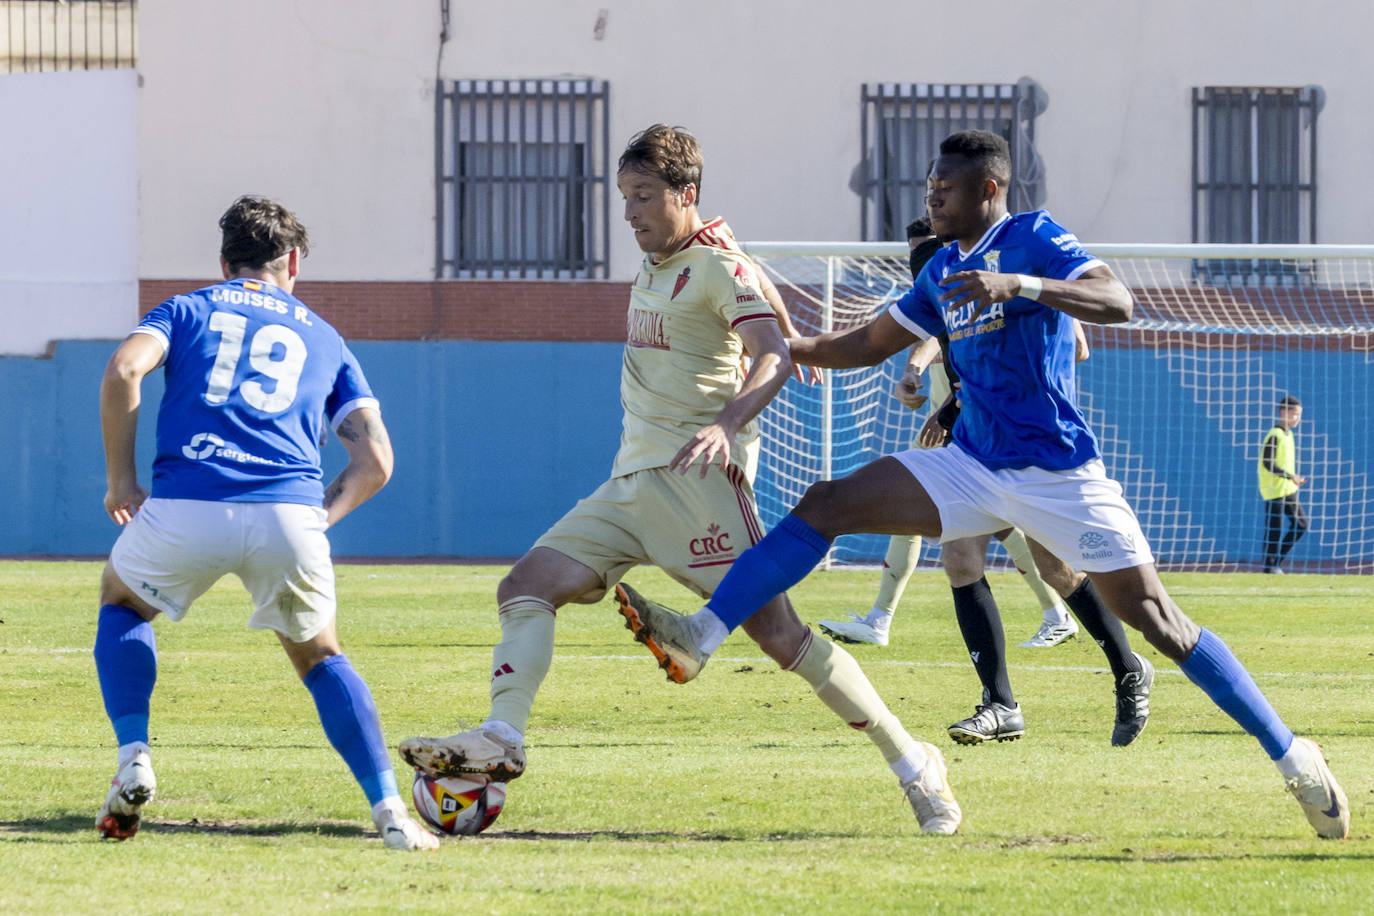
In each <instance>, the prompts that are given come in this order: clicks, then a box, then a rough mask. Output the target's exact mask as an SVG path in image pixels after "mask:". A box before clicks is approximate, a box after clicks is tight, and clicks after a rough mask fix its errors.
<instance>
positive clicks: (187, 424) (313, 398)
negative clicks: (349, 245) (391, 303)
mask: <svg viewBox="0 0 1374 916" xmlns="http://www.w3.org/2000/svg"><path fill="white" fill-rule="evenodd" d="M134 333H136V334H148V335H150V336H152V337H154V338H156V339H157V340H159V341H160V342H161V343H162V347H163V351H164V356H163V367H164V373H165V376H166V383H167V384H166V392H165V393H164V394H163V396H162V405H161V407H160V408H159V409H158V415H157V458H156V459H155V460H154V462H153V486H152V495H153V496H156V497H161V498H167V499H202V500H213V501H218V502H282V503H301V504H304V505H310V506H320V505H323V503H324V486H323V484H322V482H321V478H322V476H323V471H322V469H321V468H320V439H321V437H322V433H323V431H324V429H323V427H324V420H325V417H326V416H328V418H329V419H330V421H331V423H332V424H333V425H334V426H336V427H337V426H338V424H339V423H340V422H342V420H343V419H344V417H346V416H347V415H348V414H349V413H350V412H352V411H353V410H355V409H357V408H359V407H377V400H376V398H374V397H373V396H372V389H371V388H369V387H368V384H367V379H366V378H364V377H363V371H362V368H361V367H360V366H359V365H358V361H357V359H356V358H354V356H353V354H352V353H351V352H349V349H348V346H347V345H346V344H345V343H344V340H343V338H342V337H341V336H339V332H338V331H336V330H334V328H333V327H331V326H330V324H329V323H328V322H326V321H325V320H324V319H322V318H320V316H319V315H316V314H315V313H314V312H313V311H311V310H310V309H309V308H308V307H307V306H306V305H305V304H304V303H303V302H301V301H300V300H299V299H297V298H296V297H295V296H292V295H291V294H290V293H288V292H286V291H285V290H283V289H280V288H279V287H276V286H273V285H272V284H270V283H264V282H260V281H257V280H246V279H242V278H239V279H234V280H229V281H227V282H225V283H219V284H216V285H214V286H207V287H206V288H204V289H200V290H196V291H195V292H193V293H187V294H186V295H183V296H174V297H172V298H171V299H168V300H167V301H166V302H164V303H162V304H161V305H159V306H158V307H157V308H155V309H153V310H152V311H151V312H149V313H148V314H147V315H146V316H144V318H143V321H142V322H140V323H139V325H138V327H136V328H135V329H134Z"/></svg>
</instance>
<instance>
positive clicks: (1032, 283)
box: [1016, 274, 1045, 302]
mask: <svg viewBox="0 0 1374 916" xmlns="http://www.w3.org/2000/svg"><path fill="white" fill-rule="evenodd" d="M1016 279H1017V280H1019V281H1020V282H1021V292H1019V293H1017V294H1016V295H1018V296H1020V297H1021V298H1022V299H1029V300H1030V301H1032V302H1035V301H1036V300H1038V299H1039V298H1040V293H1041V291H1042V290H1044V288H1045V282H1044V281H1043V280H1041V279H1040V278H1039V277H1032V276H1031V275H1030V274H1017V275H1016Z"/></svg>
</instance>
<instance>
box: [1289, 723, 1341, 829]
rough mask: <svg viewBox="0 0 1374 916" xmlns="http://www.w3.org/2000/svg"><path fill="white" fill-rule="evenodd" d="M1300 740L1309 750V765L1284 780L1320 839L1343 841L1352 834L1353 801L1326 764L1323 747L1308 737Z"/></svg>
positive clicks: (1295, 740) (1296, 739) (1297, 739)
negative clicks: (1346, 795) (1351, 804)
mask: <svg viewBox="0 0 1374 916" xmlns="http://www.w3.org/2000/svg"><path fill="white" fill-rule="evenodd" d="M1293 741H1294V742H1295V743H1296V742H1298V741H1301V742H1302V744H1303V747H1304V748H1306V750H1307V752H1308V753H1307V765H1306V766H1305V767H1304V768H1303V771H1302V772H1301V773H1299V774H1298V775H1296V776H1289V777H1288V778H1287V779H1285V780H1284V783H1285V784H1286V785H1287V787H1288V791H1289V792H1292V793H1293V797H1294V798H1296V799H1297V800H1298V804H1299V805H1301V806H1302V813H1303V814H1305V815H1307V822H1308V823H1309V824H1311V825H1312V826H1313V827H1314V828H1316V830H1317V836H1319V837H1321V838H1322V839H1324V840H1343V839H1345V838H1346V837H1347V836H1349V835H1350V802H1349V801H1347V800H1346V797H1345V793H1344V792H1343V791H1341V787H1340V785H1339V784H1338V783H1337V782H1336V777H1335V776H1333V775H1331V768H1330V767H1329V766H1327V765H1326V756H1325V755H1324V754H1323V753H1322V749H1321V746H1320V745H1318V744H1317V743H1316V742H1314V741H1309V740H1308V739H1306V738H1294V739H1293Z"/></svg>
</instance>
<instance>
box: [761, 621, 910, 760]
mask: <svg viewBox="0 0 1374 916" xmlns="http://www.w3.org/2000/svg"><path fill="white" fill-rule="evenodd" d="M787 670H789V671H795V672H797V674H800V675H801V676H802V677H803V678H805V679H806V682H807V683H808V684H810V685H811V689H813V690H815V691H816V696H818V697H820V699H821V702H822V703H824V704H825V705H826V706H829V707H830V708H831V709H832V710H834V712H835V714H836V715H838V716H839V717H840V718H841V719H843V720H844V721H845V722H846V723H848V724H849V726H850V727H851V728H857V729H859V730H860V731H862V732H863V733H864V734H865V735H867V736H868V739H869V740H870V741H872V742H873V743H874V744H876V745H877V746H878V750H879V751H881V752H882V754H883V759H884V760H886V761H887V762H888V763H889V764H892V763H895V762H896V761H898V760H899V759H901V758H902V756H904V755H906V754H907V753H908V752H910V751H911V749H912V747H913V746H914V745H915V744H916V741H915V739H913V738H912V737H911V736H910V735H909V734H907V732H906V729H904V728H902V723H901V722H899V721H897V717H896V716H894V715H893V714H892V713H891V712H889V711H888V708H887V706H886V705H885V704H884V703H883V701H882V698H881V697H879V696H878V693H877V691H875V690H874V689H873V685H872V684H870V683H869V682H868V678H867V677H866V676H865V675H864V673H863V670H862V669H860V668H859V663H858V662H856V661H854V656H852V655H850V654H849V653H848V652H846V651H845V650H844V649H842V648H841V647H839V646H838V645H836V644H835V643H833V642H831V641H830V640H828V639H816V638H814V635H813V634H812V633H810V632H809V631H808V632H807V634H806V641H805V642H804V643H802V648H801V651H800V652H798V653H797V658H796V660H794V661H793V662H792V664H790V665H788V666H787Z"/></svg>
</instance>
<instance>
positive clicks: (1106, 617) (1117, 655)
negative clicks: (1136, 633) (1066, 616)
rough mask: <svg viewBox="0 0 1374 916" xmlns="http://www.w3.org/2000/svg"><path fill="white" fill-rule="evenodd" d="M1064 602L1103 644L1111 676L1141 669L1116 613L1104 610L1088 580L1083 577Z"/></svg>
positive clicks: (1089, 632) (1090, 633) (1089, 633)
mask: <svg viewBox="0 0 1374 916" xmlns="http://www.w3.org/2000/svg"><path fill="white" fill-rule="evenodd" d="M1064 603H1065V604H1067V605H1068V606H1069V607H1070V608H1071V609H1072V610H1073V613H1074V616H1075V617H1077V618H1078V622H1079V623H1081V624H1083V629H1085V630H1087V631H1088V635H1089V636H1091V637H1092V638H1093V639H1094V640H1096V641H1097V644H1098V645H1099V646H1101V647H1102V653H1103V654H1104V655H1106V656H1107V664H1109V665H1111V666H1112V675H1113V676H1114V677H1115V678H1116V679H1117V680H1118V681H1120V680H1121V679H1122V678H1123V677H1125V676H1126V675H1128V674H1130V673H1131V672H1132V671H1139V670H1140V660H1139V659H1138V658H1136V657H1135V653H1134V652H1132V651H1131V644H1130V643H1129V642H1127V640H1126V628H1125V627H1123V626H1122V625H1121V621H1120V620H1119V619H1118V618H1117V616H1116V615H1115V614H1113V613H1112V612H1111V611H1109V610H1107V606H1106V605H1105V604H1103V603H1102V596H1101V595H1099V594H1098V593H1097V589H1095V588H1093V582H1092V580H1091V579H1086V578H1085V579H1084V580H1083V584H1082V585H1080V586H1078V588H1076V589H1074V590H1073V594H1071V595H1069V596H1068V597H1067V598H1065V599H1064Z"/></svg>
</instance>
